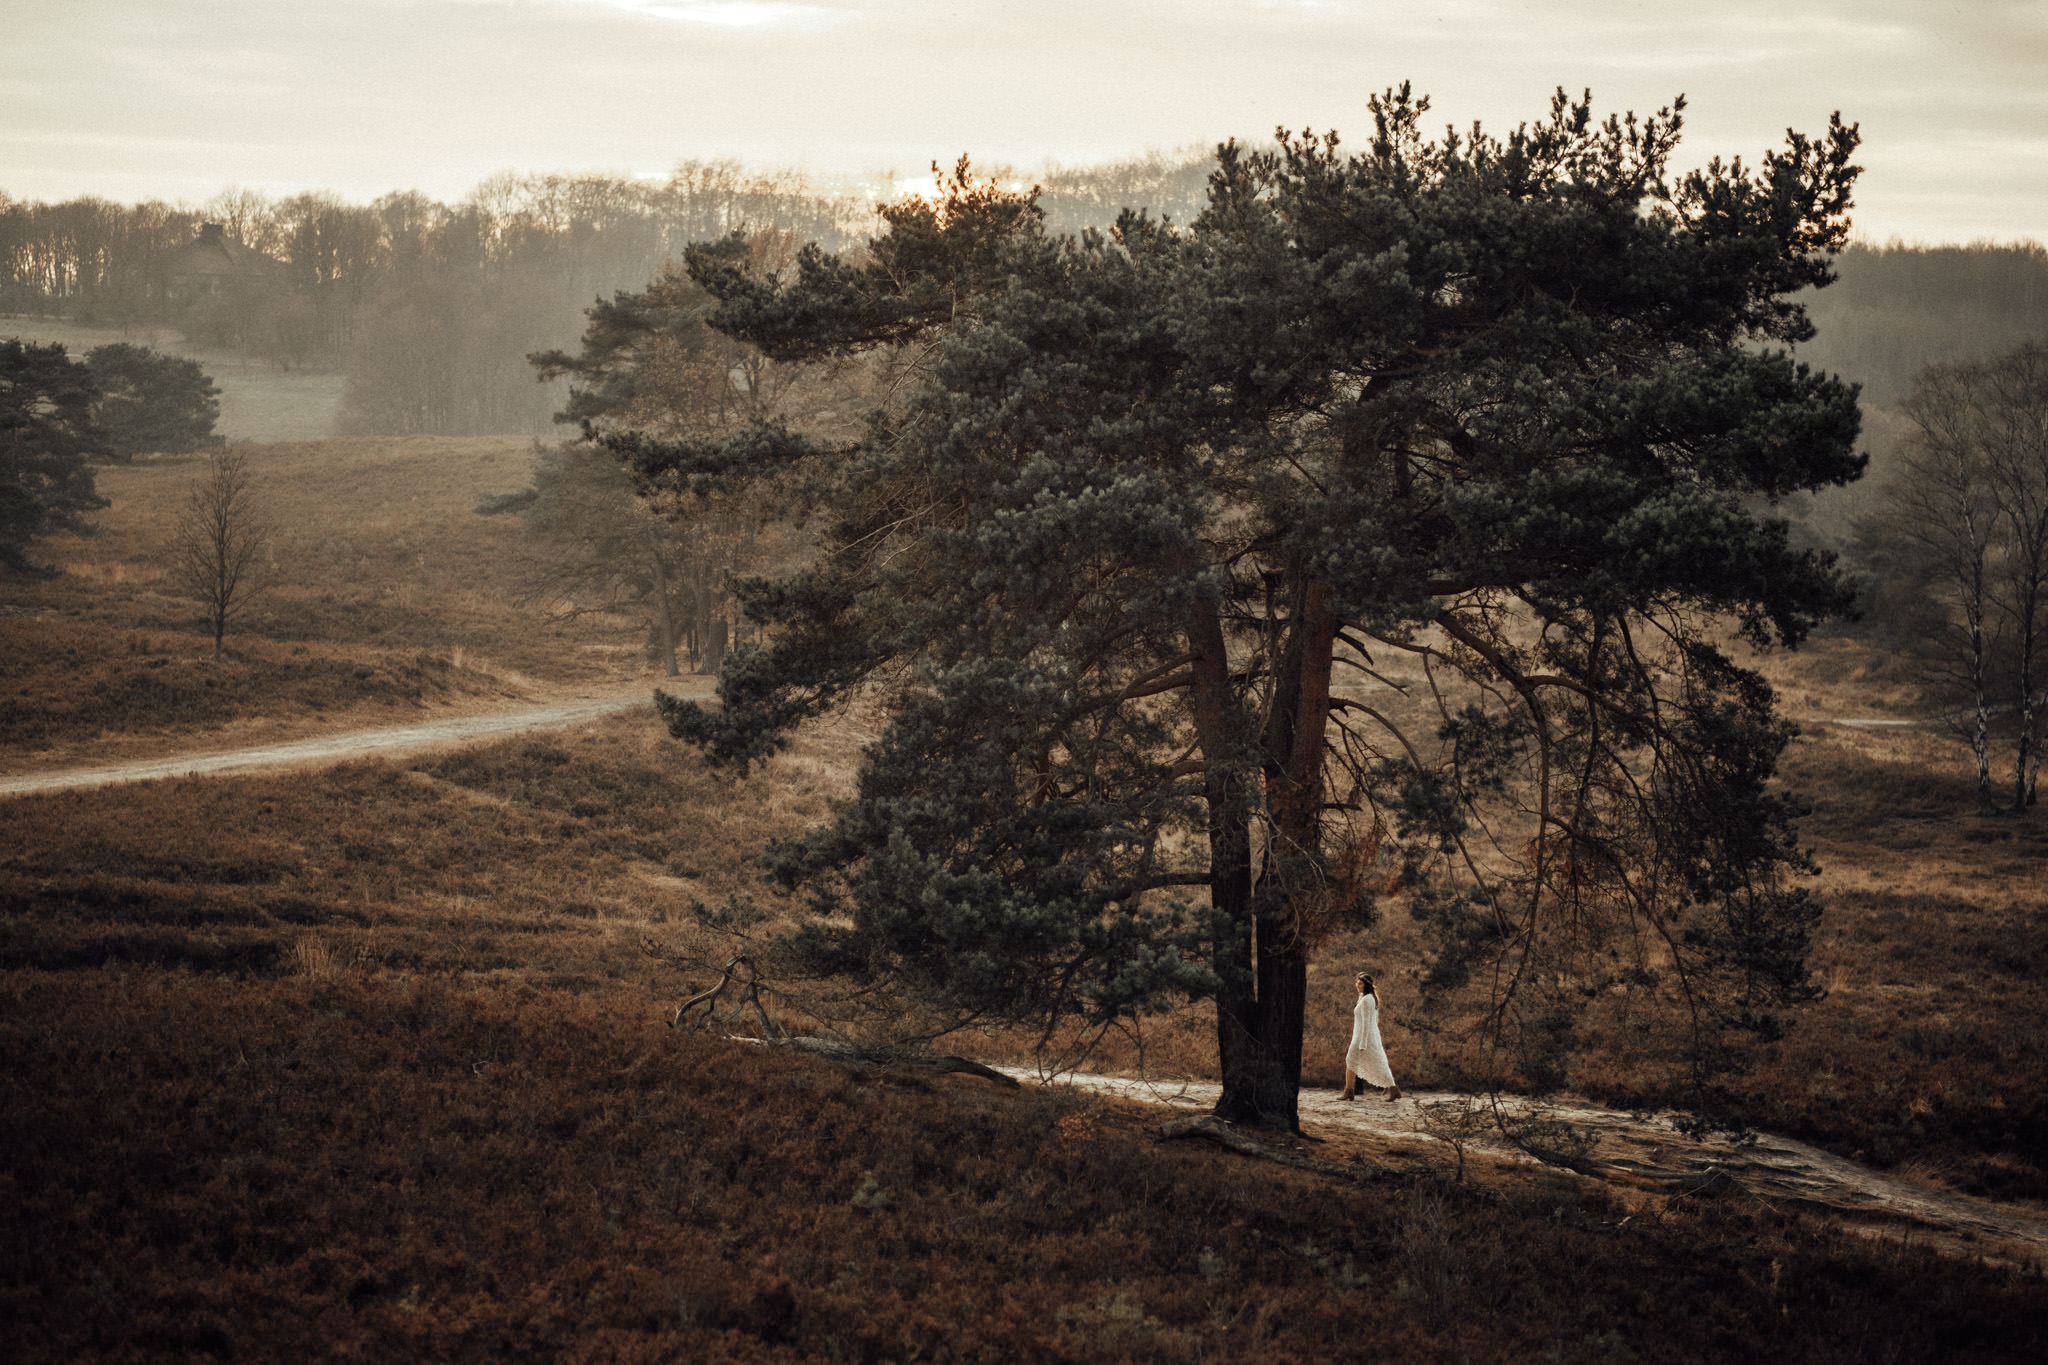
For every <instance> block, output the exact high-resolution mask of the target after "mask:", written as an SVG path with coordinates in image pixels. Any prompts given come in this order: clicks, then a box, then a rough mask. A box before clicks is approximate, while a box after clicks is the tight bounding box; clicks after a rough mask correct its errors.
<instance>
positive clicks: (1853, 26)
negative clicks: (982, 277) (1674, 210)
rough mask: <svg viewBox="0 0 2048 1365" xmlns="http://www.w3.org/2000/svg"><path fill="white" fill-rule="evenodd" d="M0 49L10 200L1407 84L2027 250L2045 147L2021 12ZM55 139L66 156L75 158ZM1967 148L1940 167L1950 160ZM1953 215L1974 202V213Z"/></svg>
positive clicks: (1423, 15)
mask: <svg viewBox="0 0 2048 1365" xmlns="http://www.w3.org/2000/svg"><path fill="white" fill-rule="evenodd" d="M13 8H14V9H15V10H16V11H18V13H11V14H10V16H9V26H8V35H7V39H6V40H5V41H4V42H0V189H4V190H5V191H7V192H8V193H11V194H14V195H16V196H23V197H39V198H62V197H67V196H69V195H73V194H79V193H100V194H108V195H117V196H120V197H131V198H132V197H137V196H138V195H143V194H156V195H165V196H175V195H187V196H190V195H192V194H193V193H194V190H193V187H194V186H200V187H205V188H204V189H203V192H201V193H199V194H198V197H200V198H204V197H205V194H207V193H211V192H212V190H213V189H217V188H219V186H220V185H222V184H226V183H229V182H239V183H245V184H260V185H263V186H266V187H269V188H273V189H282V188H291V189H298V188H328V189H333V190H335V191H337V192H340V193H342V194H344V195H348V196H350V197H355V198H368V197H374V196H375V195H376V194H379V193H382V192H384V191H386V190H389V189H394V188H405V187H416V188H419V189H422V190H425V191H427V192H429V193H432V194H434V195H436V196H439V197H442V198H457V197H460V196H461V195H462V194H463V193H465V192H467V190H468V188H469V187H471V186H473V185H474V184H475V183H476V181H477V180H478V179H480V178H481V177H482V176H484V175H486V174H489V173H491V172H494V171H499V170H505V169H522V170H643V171H644V170H649V169H651V168H656V167H663V166H667V165H671V164H673V163H674V162H675V161H677V160H680V159H684V158H700V159H717V158H726V157H730V158H738V159H742V160H746V161H749V162H751V163H753V164H756V165H760V166H765V167H772V166H800V167H803V168H805V169H808V170H810V171H812V172H814V173H820V174H831V173H846V174H852V175H859V174H864V173H868V172H877V171H882V170H888V169H894V170H897V171H900V172H905V173H915V172H918V171H920V170H921V168H922V167H924V166H925V165H926V164H927V163H929V162H930V161H931V160H933V159H938V160H941V161H944V162H947V163H949V164H950V162H951V161H952V159H953V158H954V157H955V156H957V155H958V154H959V153H960V152H962V151H968V152H971V153H973V155H974V157H975V159H976V160H977V162H980V163H983V164H995V163H998V162H1008V163H1010V164H1013V165H1016V166H1019V167H1034V166H1037V165H1040V164H1041V163H1043V162H1045V161H1046V160H1048V159H1050V160H1057V161H1061V162H1065V163H1068V164H1073V163H1077V162H1085V161H1091V160H1101V159H1108V158H1114V157H1121V156H1128V155H1132V154H1134V153H1137V152H1139V151H1141V150H1143V149H1145V148H1148V147H1181V146H1187V145H1189V144H1205V143H1210V142H1213V141H1216V140H1220V139H1222V138H1224V137H1229V136H1233V135H1235V136H1240V137H1250V138H1253V139H1263V138H1264V137H1265V136H1267V135H1268V134H1269V133H1270V132H1271V130H1272V129H1273V128H1274V127H1275V126H1276V125H1285V126H1287V127H1290V128H1302V127H1314V128H1317V129H1328V128H1334V129H1337V130H1338V131H1340V132H1342V133H1345V134H1346V135H1347V136H1348V138H1349V140H1351V141H1353V142H1355V141H1356V140H1357V139H1358V138H1359V137H1361V136H1362V135H1363V134H1362V131H1361V130H1362V129H1363V128H1364V127H1365V126H1366V124H1367V122H1368V119H1369V115H1368V113H1367V109H1366V102H1367V99H1368V97H1369V96H1370V95H1371V93H1372V92H1374V91H1376V90H1380V89H1383V88H1385V87H1387V86H1389V85H1393V84H1398V83H1399V82H1401V81H1402V80H1406V79H1412V80H1413V81H1414V83H1415V86H1416V88H1417V89H1418V90H1420V91H1424V92H1427V93H1429V94H1430V95H1432V96H1433V98H1434V104H1433V113H1434V117H1436V118H1437V119H1439V120H1441V121H1442V122H1445V123H1456V124H1458V125H1460V126H1463V125H1465V124H1467V123H1469V122H1471V121H1472V120H1473V119H1475V118H1476V119H1480V120H1483V121H1484V122H1485V123H1486V125H1487V126H1488V127H1489V128H1493V129H1496V130H1498V129H1500V128H1503V127H1509V126H1512V125H1513V124H1515V123H1517V122H1520V121H1524V120H1528V119H1534V118H1538V117H1540V116H1541V115H1542V114H1543V112H1544V110H1545V108H1546V106H1547V103H1548V100H1549V96H1550V92H1551V91H1552V90H1553V89H1554V88H1555V87H1557V86H1560V85H1561V86H1564V87H1565V88H1566V89H1568V90H1570V91H1572V92H1573V93H1574V94H1576V93H1577V92H1578V91H1579V90H1581V89H1582V88H1585V87H1589V86H1590V87H1591V88H1592V90H1593V92H1594V95H1595V99H1596V103H1597V108H1598V109H1599V111H1600V112H1602V113H1605V112H1608V111H1611V110H1621V109H1635V110H1638V111H1644V112H1647V111H1649V110H1652V109H1655V108H1658V107H1660V106H1662V105H1664V104H1667V103H1669V101H1670V100H1671V98H1672V97H1673V96H1674V95H1677V94H1679V93H1681V92H1682V93H1684V94H1686V95H1687V96H1688V97H1689V105H1690V107H1689V109H1688V113H1687V120H1686V121H1687V140H1686V143H1685V145H1684V147H1683V148H1682V149H1681V156H1682V157H1687V158H1690V157H1693V156H1695V155H1696V156H1697V157H1698V158H1699V159H1705V158H1706V157H1708V156H1713V155H1721V156H1729V155H1736V154H1740V155H1742V156H1744V157H1745V158H1747V159H1750V160H1754V159H1755V157H1756V155H1757V154H1758V153H1760V152H1762V151H1764V150H1766V149H1767V148H1770V147H1772V146H1775V145H1777V144H1778V143H1779V141H1780V140H1781V139H1782V137H1783V133H1784V130H1785V129H1786V128H1787V127H1788V126H1791V127H1797V128H1800V129H1802V130H1804V131H1808V132H1815V131H1818V130H1819V129H1820V128H1821V127H1823V126H1824V125H1825V123H1826V121H1827V117H1828V114H1829V113H1830V112H1831V111H1833V110H1837V109H1839V110H1841V111H1842V112H1843V114H1844V116H1845V117H1847V118H1850V119H1853V120H1859V121H1860V122H1861V123H1862V126H1863V130H1864V133H1865V135H1866V139H1867V142H1866V148H1865V154H1864V157H1863V160H1864V162H1865V164H1866V165H1868V166H1869V167H1870V172H1869V174H1868V175H1867V177H1866V179H1865V183H1864V185H1863V187H1862V193H1861V195H1860V196H1859V198H1860V200H1861V207H1860V209H1859V213H1858V224H1859V229H1860V230H1864V231H1868V232H1872V233H1874V234H1877V235H1880V236H1882V235H1885V234H1888V233H1889V232H1891V231H1906V232H1910V233H1912V234H1913V235H1916V236H1925V235H1929V234H1930V233H1931V232H1938V231H1939V229H1938V227H1936V228H1932V229H1930V228H1929V227H1928V224H1929V223H1930V222H1938V220H1939V205H1940V204H1941V203H1942V202H1943V200H1944V198H1948V199H1951V200H1952V201H1953V202H1954V203H1955V204H1956V205H1957V206H1958V217H1957V222H1958V228H1959V230H1967V231H1969V232H1971V233H1981V232H1986V231H1990V232H1993V233H1995V234H1997V235H2003V236H2018V235H2022V234H2030V233H2038V232H2039V231H2041V228H2040V227H2039V225H2040V224H2042V223H2048V199H2044V197H2043V190H2042V187H2041V186H2040V185H2039V184H2037V183H2036V182H2037V180H2038V177H2031V176H2027V175H2021V174H2013V175H2009V176H2005V177H2003V178H1999V177H1997V175H1996V172H1995V170H1994V171H1993V172H1992V173H1991V174H1992V176H1993V179H1992V183H1986V182H1985V176H1986V169H1985V168H1986V167H1987V166H1990V167H1996V166H1998V165H1999V164H2000V158H2001V157H2005V158H2007V161H2006V164H2008V165H2012V166H2020V167H2024V166H2025V165H2026V164H2028V163H2027V161H2026V159H2025V158H2027V157H2029V156H2031V155H2033V154H2034V152H2033V148H2032V145H2031V143H2030V140H2032V139H2038V138H2040V137H2041V136H2043V135H2044V134H2048V108H2044V100H2043V97H2042V96H2041V95H2040V94H2039V93H2037V90H2038V85H2039V83H2038V80H2037V79H2036V77H2037V73H2038V72H2039V71H2040V70H2042V69H2044V68H2048V6H2044V5H2041V4H2039V3H2038V0H2014V2H2013V3H2006V0H1976V3H1970V4H1961V5H1956V6H1951V7H1940V6H1933V5H1929V4H1927V3H1925V0H1804V3H1802V4H1801V5H1800V6H1798V7H1797V8H1794V9H1787V8H1786V7H1785V6H1784V5H1783V4H1782V3H1780V0H1717V3H1716V4H1715V5H1713V6H1684V7H1673V6H1669V5H1662V4H1652V3H1647V2H1646V0H1431V3H1423V4H1418V3H1414V0H1119V3H1115V4H1109V3H1102V0H1028V3H1027V2H1025V0H1016V2H1015V3H1011V2H1008V0H322V2H321V3H319V4H279V3H276V0H178V3H175V4H167V3H164V0H66V2H65V3H63V4H55V3H34V4H20V5H16V6H14V7H13ZM67 139H69V140H67ZM1945 145H1946V146H1954V147H1967V148H1968V149H1969V153H1968V155H1967V156H1961V157H1944V156H1943V155H1942V154H1941V148H1942V147H1943V146H1945ZM1965 206H1967V207H1965Z"/></svg>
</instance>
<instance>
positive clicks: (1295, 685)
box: [1254, 582, 1337, 1131]
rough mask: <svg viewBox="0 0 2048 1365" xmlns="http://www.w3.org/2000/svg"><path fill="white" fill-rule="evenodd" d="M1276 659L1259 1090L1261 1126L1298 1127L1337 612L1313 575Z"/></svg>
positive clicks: (1262, 916)
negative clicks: (1262, 1084)
mask: <svg viewBox="0 0 2048 1365" xmlns="http://www.w3.org/2000/svg"><path fill="white" fill-rule="evenodd" d="M1295 610H1296V619H1295V621H1294V623H1293V628H1292V630H1291V631H1290V632H1289V636H1288V641H1287V648H1286V651H1285V653H1284V654H1283V656H1282V659H1281V665H1280V674H1281V676H1280V679H1279V686H1278V687H1277V688H1276V689H1275V696H1274V703H1273V714H1272V716H1271V717H1270V718H1269V723H1268V726H1267V748H1266V794H1267V805H1268V807H1269V808H1270V810H1271V812H1272V817H1273V845H1274V847H1273V849H1272V857H1271V863H1272V867H1271V872H1270V873H1269V877H1268V880H1269V881H1271V882H1272V883H1273V885H1272V886H1271V888H1270V889H1268V888H1266V887H1261V888H1260V890H1259V893H1258V894H1257V896H1256V897H1255V898H1254V903H1255V905H1256V906H1257V907H1258V911H1259V913H1258V916H1257V920H1256V923H1257V926H1258V936H1259V937H1258V945H1257V946H1258V955H1259V960H1258V990H1259V1008H1260V1014H1261V1020H1260V1022H1261V1024H1262V1025H1263V1027H1262V1029H1261V1033H1260V1052H1261V1053H1262V1055H1263V1059H1264V1061H1265V1064H1266V1068H1267V1072H1268V1075H1269V1078H1270V1079H1269V1082H1268V1087H1269V1088H1268V1091H1267V1093H1266V1094H1264V1095H1262V1096H1261V1100H1262V1103H1261V1105H1260V1110H1261V1113H1260V1117H1261V1120H1262V1121H1263V1122H1264V1123H1265V1125H1266V1126H1268V1127H1278V1128H1286V1129H1288V1130H1290V1131H1292V1130H1294V1129H1296V1128H1297V1127H1298V1126H1299V1120H1298V1117H1297V1115H1298V1110H1297V1101H1298V1096H1299V1094H1300V1090H1301V1043H1302V1033H1303V1023H1304V1019H1305V1017H1306V1014H1307V1010H1308V949H1309V941H1308V927H1309V923H1310V918H1311V915H1312V912H1313V910H1314V908H1315V906H1316V905H1317V903H1318V902H1319V901H1320V900H1321V898H1322V896H1323V895H1324V894H1325V889H1324V869H1323V866H1322V854H1323V788H1324V766H1325V760H1324V742H1325V733H1326V731H1327V729H1328V725H1329V716H1330V674H1331V670H1332V668H1333V666H1334V656H1335V652H1336V642H1337V618H1336V616H1335V614H1334V613H1332V612H1331V610H1330V607H1329V594H1328V591H1327V589H1326V588H1325V586H1324V585H1323V584H1321V583H1319V582H1309V583H1306V584H1304V585H1303V586H1302V587H1301V589H1300V591H1299V594H1298V600H1297V602H1296V605H1295Z"/></svg>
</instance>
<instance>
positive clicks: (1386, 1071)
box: [1337, 972, 1401, 1104]
mask: <svg viewBox="0 0 2048 1365" xmlns="http://www.w3.org/2000/svg"><path fill="white" fill-rule="evenodd" d="M1357 981H1358V1003H1357V1004H1356V1005H1353V1006H1352V1007H1351V1046H1350V1047H1348V1048H1346V1049H1345V1050H1344V1093H1343V1094H1342V1095H1339V1096H1338V1097H1337V1098H1339V1099H1344V1100H1348V1099H1350V1098H1351V1097H1352V1095H1353V1094H1355V1093H1356V1092H1357V1090H1358V1084H1359V1082H1360V1081H1363V1082H1364V1083H1365V1084H1367V1085H1370V1086H1373V1087H1375V1088H1376V1089H1380V1090H1384V1091H1386V1092H1387V1102H1388V1103H1390V1104H1391V1103H1392V1102H1393V1101H1395V1100H1398V1099H1400V1098H1401V1087H1400V1086H1398V1085H1395V1084H1394V1069H1393V1068H1392V1067H1390V1066H1388V1065H1387V1049H1386V1045H1385V1044H1383V1043H1382V1042H1380V996H1379V992H1378V991H1377V990H1375V989H1374V988H1373V983H1372V978H1371V977H1370V976H1367V975H1366V974H1365V973H1364V972H1360V973H1359V974H1358V977H1357Z"/></svg>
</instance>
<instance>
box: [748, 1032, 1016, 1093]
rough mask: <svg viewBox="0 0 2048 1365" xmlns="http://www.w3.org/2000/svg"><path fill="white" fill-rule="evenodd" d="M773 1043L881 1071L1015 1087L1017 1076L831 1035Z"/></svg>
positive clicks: (977, 1064)
mask: <svg viewBox="0 0 2048 1365" xmlns="http://www.w3.org/2000/svg"><path fill="white" fill-rule="evenodd" d="M774 1045H775V1046H777V1047H787V1048H793V1049H795V1050H796V1051H799V1052H809V1053H814V1054H816V1055H818V1056H821V1057H829V1058H830V1059H832V1060H833V1061H835V1062H846V1063H849V1064H851V1065H854V1066H869V1067H874V1068H876V1069H877V1070H881V1071H921V1072H924V1073H926V1074H927V1075H932V1076H946V1075H956V1074H957V1075H963V1076H979V1077H981V1078H982V1079H983V1080H989V1081H994V1082H995V1083H996V1084H997V1085H1001V1086H1007V1087H1009V1088H1010V1089H1012V1090H1015V1089H1017V1088H1018V1087H1017V1078H1016V1077H1014V1076H1006V1075H1004V1074H1003V1073H1002V1072H1000V1071H998V1070H996V1069H995V1068H994V1067H992V1066H984V1065H982V1064H981V1063H980V1062H977V1061H974V1060H972V1059H971V1058H967V1057H949V1056H941V1055H939V1054H937V1053H931V1052H906V1051H902V1050H900V1049H897V1048H877V1047H855V1046H854V1045H853V1044H851V1043H842V1042H838V1041H837V1040H835V1039H831V1038H782V1039H778V1040H776V1042H775V1044H774Z"/></svg>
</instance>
